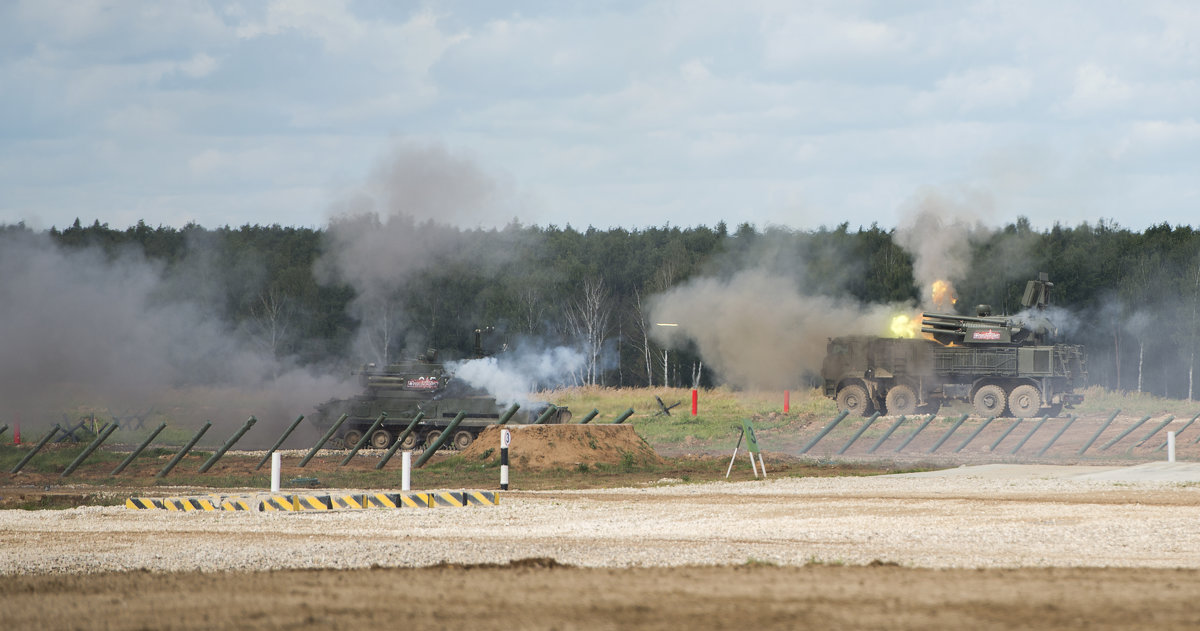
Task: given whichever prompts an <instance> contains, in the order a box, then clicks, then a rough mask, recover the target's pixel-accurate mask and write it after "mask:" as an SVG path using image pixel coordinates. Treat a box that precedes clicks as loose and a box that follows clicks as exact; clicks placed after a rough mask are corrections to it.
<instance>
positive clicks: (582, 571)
mask: <svg viewBox="0 0 1200 631" xmlns="http://www.w3.org/2000/svg"><path fill="white" fill-rule="evenodd" d="M1197 593H1200V572H1197V571H1195V570H1151V569H1134V570H1113V569H1078V568H1067V569H1016V570H930V569H911V568H900V567H894V566H875V567H830V566H810V567H801V568H782V567H764V566H738V567H687V568H675V569H662V568H635V569H606V568H600V569H597V568H573V567H566V566H558V565H557V564H555V563H554V562H553V561H551V560H546V559H540V560H539V559H532V560H526V561H520V562H516V563H514V564H512V565H507V566H492V567H489V566H443V567H433V568H424V569H370V570H345V571H332V570H321V571H294V570H293V571H281V572H269V573H256V572H245V573H241V572H235V573H218V574H208V573H179V574H166V575H163V574H151V573H147V572H135V573H117V574H101V575H88V576H77V575H75V576H71V575H69V576H36V577H16V578H4V579H0V599H2V600H3V602H4V621H5V628H8V629H35V628H36V629H46V628H54V629H212V628H243V629H268V628H288V629H362V628H364V627H363V625H364V624H368V625H384V626H385V628H392V627H396V626H397V625H399V626H401V627H403V628H416V629H464V628H470V629H564V630H565V629H631V628H637V629H681V628H683V629H689V628H690V629H716V628H745V629H797V628H822V629H974V630H981V629H1014V628H1045V629H1135V628H1136V629H1148V628H1153V629H1164V630H1170V629H1195V628H1197V626H1198V625H1200V610H1198V609H1197V608H1196V607H1195V605H1194V600H1195V596H1196V594H1197ZM184 595H186V597H183V596H184Z"/></svg>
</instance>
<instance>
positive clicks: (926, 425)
mask: <svg viewBox="0 0 1200 631" xmlns="http://www.w3.org/2000/svg"><path fill="white" fill-rule="evenodd" d="M934 418H937V414H930V415H929V418H927V419H925V422H924V423H921V426H920V427H918V428H917V431H915V432H913V433H912V434H911V435H910V436H909V437H908V438H906V439H904V442H902V443H900V446H899V447H897V448H896V449H895V450H894V451H895V452H896V453H900V452H901V451H902V450H903V449H904V448H905V447H907V446H908V444H909V443H911V442H912V441H913V439H915V438H916V437H917V435H918V434H920V433H921V432H923V431H925V428H926V427H929V424H930V423H932V422H933V419H934Z"/></svg>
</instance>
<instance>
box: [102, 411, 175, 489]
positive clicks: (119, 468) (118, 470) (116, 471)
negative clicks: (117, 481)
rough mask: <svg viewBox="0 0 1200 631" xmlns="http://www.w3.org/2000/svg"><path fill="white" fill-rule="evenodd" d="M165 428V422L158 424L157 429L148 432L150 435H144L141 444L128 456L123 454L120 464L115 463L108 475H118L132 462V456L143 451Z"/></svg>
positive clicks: (136, 455)
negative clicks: (144, 438) (144, 437)
mask: <svg viewBox="0 0 1200 631" xmlns="http://www.w3.org/2000/svg"><path fill="white" fill-rule="evenodd" d="M166 428H167V424H166V423H161V424H159V426H158V429H156V430H154V431H153V432H150V435H149V436H147V437H146V440H143V441H142V444H140V445H138V446H137V449H134V450H133V453H131V454H129V455H128V456H125V459H124V460H122V461H121V464H119V465H117V468H116V469H113V470H112V472H111V473H109V474H108V475H110V476H114V477H115V476H117V475H120V473H121V472H122V471H124V470H125V467H128V466H129V463H131V462H133V459H134V458H137V457H138V455H140V454H141V453H142V452H143V451H145V450H146V448H147V447H149V446H150V442H151V441H153V440H154V439H155V438H157V437H158V435H159V434H160V433H162V431H163V430H164V429H166Z"/></svg>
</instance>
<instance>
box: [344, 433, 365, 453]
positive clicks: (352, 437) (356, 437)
mask: <svg viewBox="0 0 1200 631" xmlns="http://www.w3.org/2000/svg"><path fill="white" fill-rule="evenodd" d="M360 440H362V432H360V431H358V430H357V429H352V430H350V431H348V432H346V433H345V434H344V435H343V436H342V442H343V443H345V444H346V449H354V446H355V445H357V444H358V441H360Z"/></svg>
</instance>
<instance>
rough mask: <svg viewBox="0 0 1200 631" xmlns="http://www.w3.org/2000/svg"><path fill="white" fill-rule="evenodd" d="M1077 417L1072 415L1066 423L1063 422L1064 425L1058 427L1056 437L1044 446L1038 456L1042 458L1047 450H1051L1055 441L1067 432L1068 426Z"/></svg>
mask: <svg viewBox="0 0 1200 631" xmlns="http://www.w3.org/2000/svg"><path fill="white" fill-rule="evenodd" d="M1077 418H1079V417H1077V416H1072V417H1071V418H1069V419H1067V422H1066V423H1063V426H1062V427H1060V428H1059V429H1058V433H1056V434H1054V438H1051V439H1050V442H1048V443H1046V446H1045V447H1042V450H1041V451H1039V452H1038V458H1041V457H1042V456H1044V455H1046V452H1047V451H1050V448H1051V447H1053V446H1054V443H1055V442H1057V441H1058V439H1059V437H1061V436H1062V435H1063V434H1065V433H1066V432H1067V428H1068V427H1070V426H1071V424H1072V423H1074V422H1075V419H1077Z"/></svg>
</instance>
